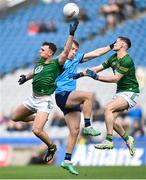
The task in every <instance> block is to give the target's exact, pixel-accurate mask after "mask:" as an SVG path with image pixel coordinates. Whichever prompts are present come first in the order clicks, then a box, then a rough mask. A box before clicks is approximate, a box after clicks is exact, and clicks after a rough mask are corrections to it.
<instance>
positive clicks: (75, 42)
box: [73, 40, 79, 48]
mask: <svg viewBox="0 0 146 180" xmlns="http://www.w3.org/2000/svg"><path fill="white" fill-rule="evenodd" d="M73 43H74V44H75V45H76V46H77V47H78V48H79V43H78V42H77V41H76V40H73Z"/></svg>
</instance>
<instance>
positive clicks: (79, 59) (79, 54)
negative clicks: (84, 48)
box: [76, 53, 84, 63]
mask: <svg viewBox="0 0 146 180" xmlns="http://www.w3.org/2000/svg"><path fill="white" fill-rule="evenodd" d="M76 58H77V59H78V62H79V63H83V58H84V54H83V53H78V54H77V55H76Z"/></svg>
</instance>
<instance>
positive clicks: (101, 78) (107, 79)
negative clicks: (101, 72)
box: [97, 76, 118, 83]
mask: <svg viewBox="0 0 146 180" xmlns="http://www.w3.org/2000/svg"><path fill="white" fill-rule="evenodd" d="M97 80H98V81H101V82H106V83H117V82H118V79H117V78H116V77H115V76H98V79H97Z"/></svg>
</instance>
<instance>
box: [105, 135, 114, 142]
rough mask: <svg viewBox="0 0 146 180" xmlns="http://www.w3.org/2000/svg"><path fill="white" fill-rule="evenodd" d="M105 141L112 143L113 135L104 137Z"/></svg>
mask: <svg viewBox="0 0 146 180" xmlns="http://www.w3.org/2000/svg"><path fill="white" fill-rule="evenodd" d="M106 140H108V141H110V142H112V141H113V135H112V134H107V135H106Z"/></svg>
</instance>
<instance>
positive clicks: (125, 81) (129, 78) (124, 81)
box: [102, 54, 139, 93]
mask: <svg viewBox="0 0 146 180" xmlns="http://www.w3.org/2000/svg"><path fill="white" fill-rule="evenodd" d="M102 65H103V67H104V69H106V68H109V67H111V68H112V70H113V72H114V74H115V72H118V73H120V74H123V75H124V76H123V77H122V78H121V79H120V80H119V81H118V82H117V92H123V91H131V92H135V93H139V85H138V82H137V79H136V75H135V65H134V62H133V60H132V58H131V57H130V56H129V55H128V54H126V55H125V56H124V57H123V58H121V59H118V58H117V54H113V55H112V56H111V57H110V58H109V59H108V60H107V61H105V62H104V63H103V64H102Z"/></svg>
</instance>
